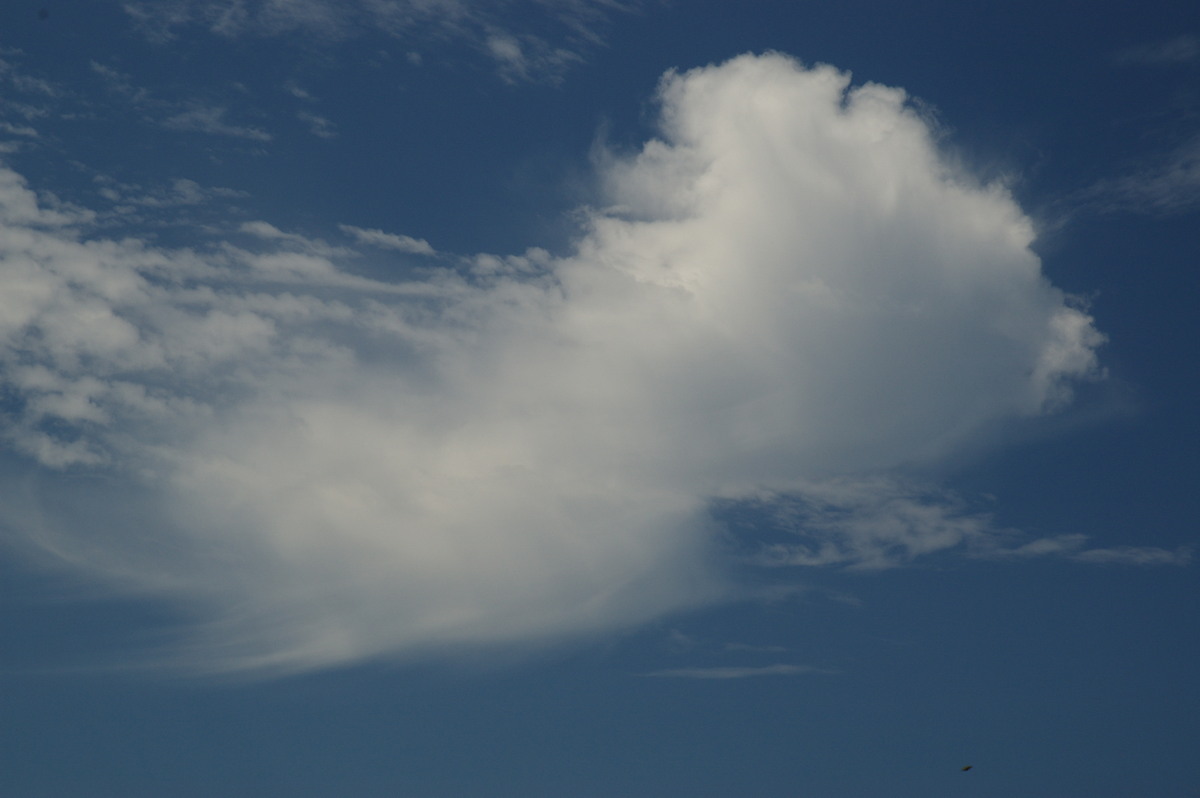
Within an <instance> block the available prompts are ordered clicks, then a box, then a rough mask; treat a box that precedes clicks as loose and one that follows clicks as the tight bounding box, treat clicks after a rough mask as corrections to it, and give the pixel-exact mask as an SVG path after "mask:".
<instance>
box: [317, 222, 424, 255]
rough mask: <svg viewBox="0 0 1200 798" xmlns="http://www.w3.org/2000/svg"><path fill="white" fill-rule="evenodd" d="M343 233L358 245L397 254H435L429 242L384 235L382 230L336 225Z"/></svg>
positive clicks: (408, 237)
mask: <svg viewBox="0 0 1200 798" xmlns="http://www.w3.org/2000/svg"><path fill="white" fill-rule="evenodd" d="M338 227H339V229H341V231H342V232H343V233H346V234H348V235H351V236H353V237H354V239H355V240H356V241H358V242H359V243H360V244H369V245H371V246H374V247H381V248H383V249H394V250H396V251H398V252H409V253H411V254H413V255H435V254H437V253H436V252H435V251H434V249H433V247H431V246H430V245H429V242H428V241H426V240H425V239H423V238H412V237H410V236H404V235H396V234H395V233H385V232H383V231H382V230H364V229H363V228H361V227H353V226H351V225H348V224H343V225H338Z"/></svg>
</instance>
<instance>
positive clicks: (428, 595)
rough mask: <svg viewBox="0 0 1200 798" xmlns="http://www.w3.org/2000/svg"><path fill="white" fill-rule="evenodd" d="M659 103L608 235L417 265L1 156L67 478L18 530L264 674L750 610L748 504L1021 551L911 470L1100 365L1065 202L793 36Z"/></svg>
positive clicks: (924, 548)
mask: <svg viewBox="0 0 1200 798" xmlns="http://www.w3.org/2000/svg"><path fill="white" fill-rule="evenodd" d="M659 95H660V101H661V103H662V137H661V138H660V139H657V140H654V141H651V142H649V143H647V144H646V146H645V147H644V148H643V149H642V150H641V151H640V152H638V153H634V154H630V155H628V156H621V155H611V156H610V157H609V158H608V160H607V161H606V162H605V163H604V164H603V166H602V167H601V168H602V169H603V172H604V176H605V177H606V179H607V181H608V185H609V186H610V188H611V192H612V204H611V206H610V207H608V208H606V209H601V210H596V211H593V212H591V213H590V215H589V216H588V220H587V226H586V230H585V231H584V232H583V233H582V235H581V237H580V239H579V241H578V242H577V246H576V247H575V251H574V252H573V254H570V255H569V256H567V257H562V258H555V257H552V256H551V255H549V254H548V253H546V252H544V251H541V250H530V251H529V252H527V253H525V254H524V255H521V256H510V257H507V258H499V257H495V256H476V257H474V258H467V259H464V260H463V261H462V268H461V269H459V270H451V269H447V268H437V269H429V270H427V271H425V272H423V273H422V274H421V276H420V279H419V280H412V281H409V282H400V283H395V282H383V281H379V280H375V279H371V278H368V277H365V276H362V275H360V274H355V273H354V272H353V271H352V269H351V267H352V266H353V263H354V257H353V256H354V253H353V252H352V251H350V250H348V249H344V248H339V247H332V246H330V245H328V244H325V243H324V242H321V241H319V240H317V239H310V238H305V237H303V236H299V235H296V234H294V233H287V232H284V231H281V230H279V229H277V228H275V227H274V226H272V225H270V224H269V223H266V222H253V223H248V224H247V225H245V226H243V227H242V228H241V230H240V231H239V233H238V234H237V236H236V237H235V239H236V242H237V243H235V241H234V240H230V241H216V242H210V243H208V244H205V243H204V242H203V241H200V240H198V241H197V242H196V244H195V246H194V247H192V248H190V249H179V250H168V249H163V248H155V247H152V246H149V245H147V244H145V243H143V242H139V241H137V240H136V239H124V240H121V241H111V240H104V239H93V238H89V237H87V236H86V235H84V234H83V230H82V228H79V227H78V226H77V227H75V228H71V227H70V226H69V225H66V221H65V218H60V217H61V213H60V214H59V215H58V216H56V215H55V214H56V213H58V212H55V211H50V210H46V209H45V208H43V207H41V206H39V205H38V204H37V202H36V197H34V196H33V194H32V192H30V191H29V189H28V188H27V187H25V186H24V184H23V183H22V181H21V180H20V179H19V178H17V177H16V176H15V175H13V174H12V173H11V172H8V171H4V172H3V173H0V174H3V175H4V176H5V179H4V180H3V181H0V221H2V222H3V229H2V231H0V254H2V255H3V257H2V258H0V263H2V264H3V266H0V268H2V269H3V272H2V276H0V280H2V281H3V285H4V288H5V290H4V291H3V292H0V374H3V378H4V381H5V386H4V388H5V391H6V395H7V396H9V397H11V398H10V399H8V400H6V403H5V405H4V411H5V416H4V417H5V421H4V429H3V435H4V437H5V439H6V440H7V441H8V442H9V444H10V446H11V447H12V448H13V449H15V450H16V451H19V452H22V453H24V455H25V456H26V457H28V458H32V459H33V460H36V461H39V462H40V463H41V466H40V468H32V469H30V468H27V469H26V470H27V472H28V473H26V474H25V475H24V476H23V477H22V478H21V479H20V480H16V481H13V480H10V481H8V482H2V483H0V490H3V492H4V494H5V495H3V496H0V513H3V516H2V517H0V518H2V520H3V522H4V525H5V526H6V527H8V528H9V529H13V530H20V532H21V533H22V534H21V536H20V538H19V539H20V540H22V541H24V543H25V544H26V545H27V546H28V547H29V548H30V549H31V550H34V551H37V552H41V553H42V556H52V557H54V558H56V559H58V560H61V561H63V562H65V563H69V564H72V565H74V566H75V567H78V568H79V569H80V570H82V571H83V572H85V573H92V574H94V575H96V576H98V577H100V578H103V579H106V580H108V581H109V582H111V583H112V584H114V585H116V586H119V587H122V588H125V589H128V590H134V591H144V592H147V593H150V594H155V595H165V596H167V597H169V598H170V599H172V600H173V601H176V602H178V605H179V606H181V607H183V608H184V610H185V612H186V613H187V614H188V615H189V616H191V617H195V618H198V622H197V623H196V624H195V625H194V626H192V627H190V628H189V637H188V638H187V642H186V643H185V644H182V645H181V647H180V648H179V649H178V650H177V652H176V653H177V656H178V659H177V660H176V664H180V665H184V666H187V667H192V668H196V669H201V670H204V669H216V670H221V669H245V670H256V671H260V672H267V673H270V672H285V671H290V670H302V669H306V668H316V667H323V666H328V665H332V664H337V663H341V662H347V661H354V660H358V659H362V658H367V657H375V656H411V655H416V654H420V653H422V652H429V651H441V650H444V649H446V648H448V647H449V648H453V647H457V646H463V645H476V644H484V643H495V644H515V643H522V642H529V641H543V640H547V639H554V638H559V637H563V636H570V635H578V634H585V633H591V632H595V631H598V630H605V629H610V628H615V627H621V626H627V625H630V624H636V623H639V622H642V621H645V620H647V619H650V618H654V617H659V616H662V615H663V614H665V613H669V612H672V611H676V610H680V609H685V608H690V607H695V606H698V605H701V604H704V603H706V602H711V601H718V600H721V599H723V598H726V597H728V596H729V595H731V594H732V593H736V592H737V591H736V590H732V588H731V587H730V585H729V583H728V577H727V575H726V574H727V570H726V568H725V565H724V558H725V557H727V553H723V552H722V550H721V546H722V536H721V532H720V529H719V527H718V525H717V522H716V521H715V520H714V518H713V516H712V515H711V514H710V509H711V507H712V505H713V504H714V503H718V502H725V503H728V502H739V501H741V502H752V503H753V502H760V503H761V502H763V501H764V500H765V499H766V498H767V497H774V498H773V502H774V503H776V504H777V505H778V506H779V507H781V508H787V507H789V506H790V507H793V508H800V510H799V511H797V514H796V518H797V519H798V520H799V521H802V522H803V523H802V524H801V526H802V528H800V529H798V534H804V535H815V536H817V537H820V536H825V537H826V538H829V539H832V540H834V542H833V543H830V544H829V545H826V544H825V543H821V544H819V545H809V544H808V543H807V542H805V540H804V539H802V538H797V539H796V541H795V544H794V545H792V546H790V547H788V549H787V550H786V551H785V552H784V553H785V554H786V556H787V557H788V558H791V560H793V561H799V560H803V561H805V562H807V563H810V564H816V563H842V564H846V565H861V566H866V567H876V566H881V565H886V564H894V563H896V562H903V561H905V560H908V559H911V558H913V557H917V556H920V555H923V554H926V553H930V552H933V551H938V550H943V549H946V548H949V547H953V546H957V545H960V544H962V545H965V546H970V545H973V541H974V542H977V541H978V540H979V539H981V538H984V537H986V536H987V535H988V534H989V531H988V529H987V526H986V523H985V522H984V521H983V520H980V519H978V518H975V517H973V516H971V515H970V514H969V513H966V512H964V511H962V510H960V509H958V508H956V507H955V506H954V505H953V503H952V502H949V501H948V500H947V499H946V498H945V497H943V496H939V495H936V494H930V493H928V492H926V493H920V492H916V491H913V490H912V489H910V488H905V487H903V485H904V484H905V483H903V482H902V481H901V480H899V478H897V477H895V476H889V474H890V473H891V472H892V471H893V470H894V469H898V468H903V467H905V466H907V465H912V464H930V463H938V462H940V461H941V459H942V458H944V457H946V456H947V455H950V454H953V453H955V452H956V451H958V450H959V449H960V447H962V446H964V445H974V444H976V443H978V440H979V438H980V436H982V435H985V434H986V433H987V432H988V431H989V430H990V429H991V428H992V426H993V425H995V424H997V423H999V422H1002V421H1005V420H1010V419H1012V418H1014V417H1022V416H1033V415H1037V414H1040V413H1044V412H1047V411H1049V410H1052V409H1055V408H1058V407H1060V406H1062V404H1063V403H1065V402H1066V401H1068V399H1069V396H1070V385H1071V383H1072V381H1074V380H1078V379H1085V378H1090V377H1093V376H1095V375H1096V374H1097V373H1098V372H1097V363H1096V357H1095V353H1094V350H1095V348H1096V347H1097V346H1099V344H1100V343H1101V341H1102V337H1101V335H1100V334H1099V333H1098V332H1096V330H1095V329H1094V327H1093V326H1092V322H1091V319H1090V318H1089V317H1088V316H1087V314H1086V312H1085V311H1084V310H1082V309H1081V308H1080V307H1078V306H1077V305H1075V304H1073V303H1071V302H1069V301H1068V297H1066V296H1065V295H1064V294H1063V293H1062V292H1061V291H1059V290H1057V289H1055V288H1054V287H1053V286H1051V285H1050V284H1049V283H1048V282H1047V281H1046V279H1045V277H1044V276H1043V275H1042V274H1041V270H1040V264H1039V261H1038V259H1037V257H1036V256H1035V255H1034V254H1033V253H1032V252H1031V251H1030V249H1029V244H1030V242H1031V239H1032V232H1031V230H1032V226H1031V224H1030V222H1029V220H1028V219H1027V218H1026V217H1025V216H1024V215H1023V214H1022V212H1021V210H1020V209H1019V208H1018V207H1017V206H1016V204H1015V203H1014V202H1013V200H1012V198H1011V197H1010V196H1009V194H1008V193H1007V192H1006V191H1005V190H1004V188H1003V187H1001V186H989V185H980V184H978V183H977V182H976V181H974V180H973V179H972V178H971V177H970V176H969V175H967V174H964V173H963V172H961V171H960V170H959V169H957V168H956V167H953V166H951V165H950V164H948V163H947V162H946V161H945V160H943V159H942V158H941V157H940V156H939V153H938V150H937V148H936V146H935V143H934V136H932V135H931V132H930V131H929V130H928V128H927V126H926V124H925V123H924V122H923V121H922V119H921V117H920V116H919V115H918V114H916V113H914V112H912V111H910V110H909V109H908V107H907V106H906V104H905V97H904V94H903V92H901V91H900V90H897V89H890V88H886V87H883V86H879V85H875V84H866V85H864V86H860V87H856V88H852V89H851V88H849V78H848V76H847V75H845V74H844V73H840V72H838V71H836V70H834V69H832V68H829V67H816V68H812V69H807V68H804V67H802V66H800V65H799V64H797V63H796V62H794V61H792V60H789V59H787V58H785V57H783V56H779V55H767V56H761V57H754V56H744V57H741V58H737V59H734V60H733V61H730V62H728V63H726V64H722V65H719V66H711V67H707V68H703V69H698V70H693V71H691V72H687V73H682V74H670V75H668V76H667V77H666V78H664V80H663V83H662V85H661V87H660V92H659ZM342 229H343V232H346V233H348V234H349V235H351V236H353V237H354V238H355V239H356V240H357V241H358V242H359V243H362V244H369V245H372V246H382V247H385V248H389V247H390V248H392V249H395V250H398V251H400V252H401V253H404V254H430V252H431V251H432V248H431V247H429V246H428V244H427V243H425V242H423V241H420V240H417V239H410V238H407V237H402V236H393V235H391V234H386V233H382V232H381V231H377V230H362V229H360V228H352V227H343V228H342ZM405 273H409V274H411V270H410V269H407V268H406V269H405ZM7 467H8V468H10V469H15V468H18V465H17V464H15V463H9V464H8V466H7ZM54 469H65V472H59V471H55V470H54ZM77 472H83V473H90V474H92V475H93V476H94V477H95V478H94V479H92V480H83V479H77V478H74V474H75V473H77ZM118 497H119V498H118ZM847 519H848V520H847ZM827 542H828V541H827ZM775 667H782V668H792V667H794V666H775ZM779 672H781V673H782V671H779ZM730 673H732V671H730ZM744 675H750V674H749V673H746V674H744ZM725 678H732V677H731V676H726V677H725Z"/></svg>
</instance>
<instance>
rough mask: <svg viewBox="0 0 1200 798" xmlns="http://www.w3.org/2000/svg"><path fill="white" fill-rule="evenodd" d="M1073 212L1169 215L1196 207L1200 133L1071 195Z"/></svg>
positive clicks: (1199, 186) (1199, 196) (1199, 188)
mask: <svg viewBox="0 0 1200 798" xmlns="http://www.w3.org/2000/svg"><path fill="white" fill-rule="evenodd" d="M1068 204H1070V205H1071V206H1072V208H1073V209H1074V212H1078V211H1090V212H1093V213H1141V214H1162V215H1172V214H1178V213H1187V212H1190V211H1193V210H1195V209H1196V208H1197V207H1200V135H1196V136H1192V137H1191V138H1190V139H1188V140H1186V141H1184V142H1183V143H1181V144H1179V145H1178V146H1177V147H1175V148H1174V149H1171V150H1170V151H1168V152H1167V153H1165V154H1163V155H1158V156H1156V157H1152V158H1147V159H1145V160H1144V161H1143V162H1142V164H1141V165H1139V166H1137V167H1135V168H1133V169H1131V170H1130V171H1128V172H1126V173H1125V174H1123V175H1119V176H1117V177H1111V178H1105V179H1101V180H1098V181H1096V182H1095V183H1093V184H1092V185H1091V186H1089V187H1088V188H1086V189H1084V190H1083V191H1081V192H1078V193H1077V194H1075V195H1073V196H1072V197H1071V198H1070V200H1069V201H1068Z"/></svg>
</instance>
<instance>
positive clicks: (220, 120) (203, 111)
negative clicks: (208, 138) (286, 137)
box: [162, 103, 273, 142]
mask: <svg viewBox="0 0 1200 798" xmlns="http://www.w3.org/2000/svg"><path fill="white" fill-rule="evenodd" d="M227 113H228V109H226V108H224V107H222V106H219V105H204V104H200V103H193V104H192V106H191V107H190V108H188V109H187V110H184V111H180V112H179V113H176V114H172V115H170V116H168V117H166V118H165V119H163V120H162V125H163V127H166V128H170V129H171V130H190V131H195V132H197V133H209V134H211V135H215V136H230V137H232V138H239V139H249V140H251V141H261V142H267V141H270V140H271V139H272V138H273V137H272V136H271V134H270V133H268V132H267V131H265V130H263V129H261V128H257V127H253V126H250V125H237V124H232V123H230V122H228V121H226V114H227Z"/></svg>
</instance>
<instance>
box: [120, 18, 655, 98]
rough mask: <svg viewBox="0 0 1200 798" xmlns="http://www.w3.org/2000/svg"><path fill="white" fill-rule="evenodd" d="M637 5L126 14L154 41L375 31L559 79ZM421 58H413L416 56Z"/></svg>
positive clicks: (518, 75) (333, 36)
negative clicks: (195, 33) (611, 22)
mask: <svg viewBox="0 0 1200 798" xmlns="http://www.w3.org/2000/svg"><path fill="white" fill-rule="evenodd" d="M641 5H642V3H641V2H640V1H639V0H624V1H618V0H501V2H480V1H479V0H384V1H381V0H350V1H349V2H334V1H333V0H289V2H279V0H160V1H156V2H153V3H150V2H142V1H141V0H131V1H130V2H126V3H124V6H123V7H124V9H125V11H126V13H128V14H129V16H130V18H131V19H132V20H133V21H134V24H135V25H136V26H137V27H138V29H140V30H141V31H142V32H143V33H144V34H145V35H146V36H148V37H149V38H151V39H153V40H156V41H160V42H165V41H169V40H171V39H172V38H174V37H175V36H176V35H177V33H178V32H179V31H180V30H182V29H184V28H190V27H200V28H203V29H206V30H208V31H209V32H211V33H213V34H215V35H218V36H223V37H229V38H234V37H240V36H283V35H295V34H300V35H305V36H309V37H314V38H316V39H319V40H325V41H333V42H336V41H342V40H345V39H349V38H353V37H357V36H360V35H363V34H365V33H369V32H375V33H382V34H384V35H387V36H390V37H393V38H396V39H400V40H403V41H406V42H409V43H410V44H412V45H413V46H417V47H424V46H427V45H428V44H429V43H430V42H434V43H438V42H444V41H446V40H458V41H464V42H467V43H470V44H472V45H473V46H474V47H475V48H476V49H477V50H478V51H479V52H480V53H481V54H483V55H484V56H486V57H488V58H490V59H491V60H492V61H493V63H494V64H495V66H496V69H497V71H498V73H499V74H500V75H501V76H502V77H503V78H504V79H506V80H509V81H527V80H532V81H542V80H549V81H555V80H557V79H559V78H560V77H561V75H562V74H563V72H564V71H565V70H566V69H568V68H569V67H570V66H571V65H573V64H575V63H577V62H579V61H581V60H583V54H584V53H585V52H586V51H587V50H588V49H590V48H593V47H596V46H597V45H599V44H601V43H602V41H603V34H602V31H603V29H604V27H605V24H606V22H607V20H608V18H609V17H611V16H612V15H614V14H620V13H630V12H632V11H635V10H637V9H638V8H640V7H641ZM414 55H415V56H416V57H417V60H418V61H419V60H420V56H419V53H417V52H416V51H415V50H414V51H412V52H410V57H412V56H414Z"/></svg>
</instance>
